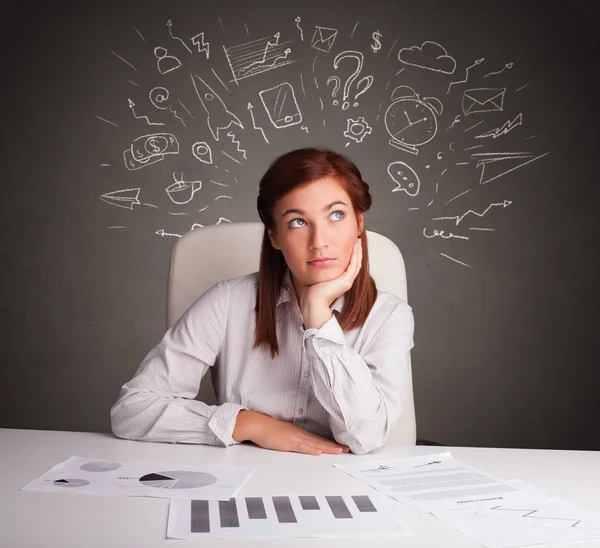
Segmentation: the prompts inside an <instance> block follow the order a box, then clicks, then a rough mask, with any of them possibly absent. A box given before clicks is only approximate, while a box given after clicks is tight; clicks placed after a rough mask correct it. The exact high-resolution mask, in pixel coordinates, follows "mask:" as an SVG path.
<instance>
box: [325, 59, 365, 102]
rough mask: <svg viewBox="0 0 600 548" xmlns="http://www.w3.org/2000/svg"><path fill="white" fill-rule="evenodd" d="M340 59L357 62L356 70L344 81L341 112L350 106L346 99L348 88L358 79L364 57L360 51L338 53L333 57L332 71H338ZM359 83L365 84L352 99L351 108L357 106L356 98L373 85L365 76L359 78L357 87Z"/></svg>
mask: <svg viewBox="0 0 600 548" xmlns="http://www.w3.org/2000/svg"><path fill="white" fill-rule="evenodd" d="M342 59H355V60H356V62H357V66H356V69H355V70H354V72H353V73H352V74H351V75H350V76H349V77H348V79H347V80H346V83H345V84H344V93H343V101H344V102H343V104H342V110H346V109H347V108H348V107H349V106H350V103H349V102H348V101H347V100H346V99H348V95H350V87H351V86H352V84H353V83H354V81H355V80H356V79H357V78H358V75H359V74H360V72H361V70H362V68H363V63H364V55H363V54H362V53H361V52H360V51H343V52H341V53H338V54H337V55H336V56H335V59H334V60H333V68H334V69H336V70H337V69H338V67H339V64H340V61H341V60H342ZM361 82H365V84H364V87H363V88H362V89H361V90H360V91H359V92H358V93H357V94H356V96H355V97H354V100H355V103H354V104H353V105H352V106H355V107H356V106H358V102H356V99H357V98H358V96H359V95H362V94H363V93H364V92H365V91H367V90H368V89H369V88H370V87H371V84H372V83H373V77H372V76H365V77H363V78H361V79H360V80H359V82H358V86H357V87H360V85H361Z"/></svg>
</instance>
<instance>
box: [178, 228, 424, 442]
mask: <svg viewBox="0 0 600 548" xmlns="http://www.w3.org/2000/svg"><path fill="white" fill-rule="evenodd" d="M263 231H264V225H263V224H262V223H257V222H250V223H224V224H220V225H213V226H207V227H204V228H199V229H195V230H193V231H191V232H188V233H187V234H185V235H184V236H183V237H182V238H180V239H179V240H178V241H177V243H176V244H175V247H174V249H173V253H172V255H171V265H170V269H169V280H168V287H167V328H169V327H171V325H173V324H174V323H175V322H176V321H177V320H178V319H179V318H180V317H181V315H182V314H183V313H184V312H185V311H186V310H187V309H188V308H189V307H190V306H191V305H192V303H193V302H194V301H195V300H196V299H197V298H198V297H200V295H202V294H203V293H204V292H205V291H207V290H208V289H209V288H210V287H212V286H213V285H214V284H216V283H218V282H220V281H221V280H228V279H230V278H237V277H239V276H245V275H246V274H250V273H252V272H256V271H258V264H259V257H260V246H261V242H262V238H263ZM366 234H367V241H368V244H369V269H370V273H371V276H372V277H373V279H374V280H375V283H376V285H377V287H379V288H381V289H384V290H386V291H388V292H390V293H393V294H394V295H396V296H397V297H400V298H401V299H404V300H407V293H406V272H405V269H404V260H403V259H402V255H401V254H400V250H399V249H398V248H397V247H396V244H394V243H393V242H392V241H391V240H389V239H388V238H386V237H385V236H382V235H381V234H377V233H376V232H372V231H369V230H367V232H366ZM198 397H199V399H200V400H201V401H203V402H205V403H208V404H211V405H213V404H216V403H217V400H216V397H215V392H214V389H213V385H212V380H211V377H210V375H205V376H204V378H203V379H202V382H201V385H200V391H199V394H198ZM388 440H390V441H394V442H398V443H404V444H406V445H414V444H415V441H416V419H415V404H414V396H413V385H412V371H411V365H410V358H409V363H408V376H407V382H406V392H405V394H404V409H403V411H402V415H401V416H400V419H399V420H398V423H397V425H396V426H395V428H394V429H393V430H392V432H390V434H389V437H388Z"/></svg>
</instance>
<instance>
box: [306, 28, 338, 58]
mask: <svg viewBox="0 0 600 548" xmlns="http://www.w3.org/2000/svg"><path fill="white" fill-rule="evenodd" d="M337 34H338V31H337V30H336V29H330V28H328V27H317V26H315V33H314V34H313V37H312V40H311V42H310V45H311V46H312V47H313V48H315V49H318V50H319V51H324V52H325V53H329V52H330V51H331V48H332V47H333V43H334V42H335V39H336V37H337Z"/></svg>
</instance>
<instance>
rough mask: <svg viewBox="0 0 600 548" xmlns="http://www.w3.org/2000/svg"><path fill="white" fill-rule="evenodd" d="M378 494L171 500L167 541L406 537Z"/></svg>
mask: <svg viewBox="0 0 600 548" xmlns="http://www.w3.org/2000/svg"><path fill="white" fill-rule="evenodd" d="M407 534H410V531H409V529H408V527H407V526H406V525H405V524H404V523H403V522H402V521H401V520H400V519H399V518H398V516H397V515H396V513H395V511H393V510H392V509H391V507H390V503H389V502H387V501H386V500H385V499H384V498H383V497H381V495H378V494H376V493H375V494H371V495H362V494H361V495H278V496H268V497H235V498H231V499H229V500H228V501H214V500H189V501H183V500H173V501H171V506H170V510H169V527H168V536H169V537H171V538H189V539H195V538H265V537H282V538H283V537H287V538H289V537H300V536H304V537H306V536H313V537H326V536H338V537H339V536H357V535H358V536H363V535H368V536H373V535H375V536H405V535H407Z"/></svg>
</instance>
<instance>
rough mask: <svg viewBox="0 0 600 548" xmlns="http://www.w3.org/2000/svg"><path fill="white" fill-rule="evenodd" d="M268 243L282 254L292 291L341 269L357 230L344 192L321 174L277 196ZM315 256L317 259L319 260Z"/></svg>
mask: <svg viewBox="0 0 600 548" xmlns="http://www.w3.org/2000/svg"><path fill="white" fill-rule="evenodd" d="M273 217H274V220H275V230H274V231H271V230H269V237H270V239H271V243H272V244H273V245H274V246H275V247H277V248H279V249H280V250H281V251H282V253H283V256H284V258H285V262H286V263H287V265H288V267H289V269H290V271H291V274H292V281H293V282H294V287H295V289H296V293H297V295H301V294H302V289H303V288H304V287H305V286H307V285H313V284H316V283H319V282H326V281H329V280H333V279H334V278H337V277H338V276H340V275H341V274H342V273H343V272H344V270H346V268H347V266H348V264H349V262H350V257H351V255H352V249H353V246H354V244H355V243H356V240H357V239H358V232H359V231H360V232H361V233H362V232H363V226H364V225H363V215H362V213H361V214H358V215H356V214H355V212H354V209H353V207H352V202H351V201H350V197H349V196H348V194H347V193H346V191H345V190H344V189H343V188H342V186H341V185H340V184H339V183H338V182H337V181H336V179H334V178H333V177H324V178H323V179H318V180H316V181H313V182H311V183H307V184H306V185H303V186H301V187H298V188H296V189H294V190H292V191H291V192H288V193H287V194H286V195H285V196H283V197H282V198H281V199H280V200H279V201H278V202H277V203H276V204H275V207H274V208H273ZM319 259H321V261H319Z"/></svg>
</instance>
